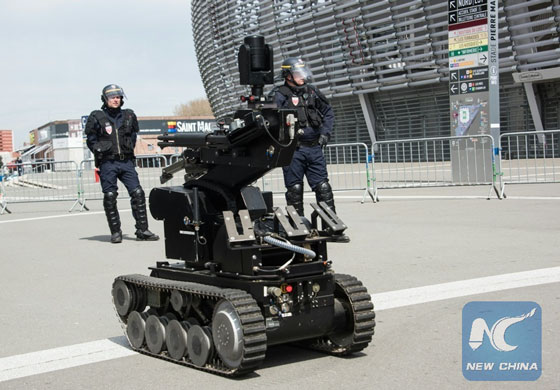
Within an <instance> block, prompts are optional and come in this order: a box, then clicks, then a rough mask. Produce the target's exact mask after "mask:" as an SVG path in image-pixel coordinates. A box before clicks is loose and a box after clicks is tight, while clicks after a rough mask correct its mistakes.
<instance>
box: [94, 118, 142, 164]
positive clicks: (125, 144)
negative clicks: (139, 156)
mask: <svg viewBox="0 0 560 390" xmlns="http://www.w3.org/2000/svg"><path fill="white" fill-rule="evenodd" d="M121 113H122V124H120V126H119V127H118V128H117V125H118V123H117V122H116V121H115V119H114V118H110V117H109V116H108V115H107V114H106V113H105V112H104V111H102V110H95V111H93V112H92V113H91V115H92V116H93V117H94V118H95V120H96V121H97V123H98V124H99V127H98V128H97V141H98V147H99V148H100V149H101V153H102V155H103V156H102V158H103V159H109V158H132V157H134V145H133V141H132V133H133V132H134V128H133V126H132V124H133V119H134V118H133V116H134V112H133V111H132V110H128V109H124V110H121Z"/></svg>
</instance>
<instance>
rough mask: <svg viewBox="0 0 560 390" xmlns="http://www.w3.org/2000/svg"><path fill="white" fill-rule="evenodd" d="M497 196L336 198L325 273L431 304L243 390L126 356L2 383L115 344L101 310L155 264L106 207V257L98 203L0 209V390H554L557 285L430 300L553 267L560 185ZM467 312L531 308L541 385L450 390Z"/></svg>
mask: <svg viewBox="0 0 560 390" xmlns="http://www.w3.org/2000/svg"><path fill="white" fill-rule="evenodd" d="M507 189H508V195H509V198H508V199H507V200H502V201H499V200H496V199H493V200H485V199H484V198H485V196H486V194H487V192H488V191H487V188H486V187H475V188H468V189H465V188H450V189H425V190H395V191H391V190H386V191H382V192H381V193H380V195H381V202H380V203H378V204H372V203H371V200H369V198H368V200H367V202H366V203H365V204H360V200H361V199H362V193H361V192H360V193H336V194H335V199H336V204H337V211H338V214H339V215H340V217H341V218H342V219H343V220H344V221H345V222H346V223H347V225H348V226H349V229H348V235H349V236H350V237H351V239H352V241H351V243H349V244H331V245H330V246H329V254H330V257H331V259H332V260H333V261H334V268H335V269H336V271H337V272H340V273H348V274H352V275H355V276H357V277H358V278H359V279H361V280H362V281H363V283H364V285H365V286H366V287H367V288H368V290H369V292H370V293H372V294H373V301H374V303H375V302H376V296H379V297H380V299H381V298H382V297H387V296H390V294H389V295H388V294H387V293H389V292H401V291H403V290H406V289H410V288H415V287H423V286H426V287H427V288H428V289H431V290H430V291H432V292H433V293H432V295H430V297H431V298H428V299H427V300H426V301H425V302H424V303H414V302H413V299H412V298H404V299H405V302H404V303H402V302H401V303H399V304H398V305H397V306H396V307H392V308H390V307H391V305H388V304H387V302H385V303H384V305H381V307H380V309H379V310H377V326H376V334H375V336H374V338H373V341H372V343H371V344H370V346H369V347H368V348H367V349H365V350H364V351H363V353H360V354H357V355H355V356H352V357H349V358H335V357H331V356H326V355H322V354H320V353H316V352H313V351H307V350H303V349H299V348H296V347H293V346H287V345H284V346H276V347H271V348H269V349H268V351H267V358H266V359H265V362H264V364H263V366H262V367H261V368H260V369H258V370H257V371H256V372H255V373H254V374H252V375H249V376H247V377H244V378H242V379H227V378H223V377H219V376H215V375H211V374H207V373H204V372H200V371H197V370H193V369H189V368H185V367H182V366H178V365H174V364H171V363H167V362H164V361H160V360H158V359H153V358H149V357H146V356H143V355H138V354H135V353H127V355H129V356H126V357H119V358H114V357H113V356H111V355H110V354H109V355H108V356H107V358H103V359H99V361H97V362H95V363H89V364H81V365H78V364H76V366H75V367H71V368H66V369H60V370H50V371H47V372H44V373H38V372H39V369H37V371H33V370H34V368H33V367H38V366H33V367H31V369H30V371H29V373H27V374H25V375H22V376H20V377H18V378H16V379H10V380H5V379H2V378H3V375H4V377H7V375H8V372H9V369H7V368H6V367H7V365H8V364H10V363H12V362H13V361H14V359H16V358H17V357H18V356H20V355H22V354H30V355H25V356H24V358H26V359H27V357H28V356H30V357H31V356H33V357H37V356H40V354H41V353H44V354H46V355H48V356H55V357H56V356H57V353H59V352H58V351H59V350H60V351H63V350H66V349H67V348H70V347H72V346H76V345H80V344H82V343H91V342H94V341H98V340H109V341H110V342H111V343H114V344H115V346H117V347H118V345H119V344H124V343H125V340H124V337H123V336H122V330H121V328H120V325H119V323H118V321H117V318H116V316H115V313H114V310H113V307H112V303H111V285H112V282H113V279H114V277H115V276H117V275H121V274H130V273H145V274H146V273H148V270H147V268H148V267H149V266H151V265H153V264H155V262H156V261H158V260H164V251H163V241H159V242H137V241H135V240H134V239H133V238H134V236H133V233H134V229H133V225H134V222H133V219H132V216H131V213H130V210H128V209H129V208H130V206H129V205H128V204H127V201H124V200H123V201H121V202H120V203H119V207H120V209H121V210H123V211H122V212H121V215H122V219H123V232H124V233H125V239H124V241H123V243H122V244H120V245H112V244H110V243H109V236H108V232H107V226H106V221H105V216H104V214H103V213H102V205H101V202H99V201H95V202H89V203H88V206H89V207H90V210H91V211H89V212H81V213H80V212H73V213H71V214H69V213H68V212H67V210H68V209H69V208H70V206H71V205H72V203H67V202H49V203H31V204H11V205H9V208H10V210H11V211H12V214H4V215H1V216H0V243H1V245H0V275H1V276H0V277H1V286H2V287H1V290H0V296H1V297H2V306H3V307H2V311H1V312H0V389H100V388H103V389H104V390H110V389H129V388H130V389H132V388H134V389H165V388H170V389H171V388H201V389H206V388H219V387H227V388H228V389H231V390H233V389H252V388H255V389H256V388H259V389H261V388H265V387H266V388H269V389H280V388H282V389H287V388H292V389H293V388H297V387H300V388H314V389H315V388H321V389H340V388H343V389H345V388H368V389H369V388H371V389H373V388H378V389H400V388H407V389H432V388H434V387H436V386H437V387H439V388H445V389H447V388H453V389H456V388H466V389H470V388H514V389H515V388H538V389H558V388H560V353H559V352H558V351H560V338H559V337H558V335H557V329H558V323H559V322H560V307H559V302H560V289H559V287H560V286H559V283H558V280H556V282H553V283H550V282H546V283H540V282H535V284H534V285H531V286H527V287H521V288H511V286H510V285H508V284H507V283H502V284H498V285H497V286H498V287H495V288H494V289H492V290H491V291H490V292H484V291H480V292H477V291H474V293H473V292H472V291H470V292H469V291H468V290H465V291H464V292H461V291H460V289H459V292H458V293H456V295H455V296H454V297H452V298H448V299H441V297H440V298H438V291H441V290H440V289H441V285H442V284H446V283H449V282H458V281H465V280H478V279H479V278H483V277H490V276H498V275H504V274H508V275H509V274H512V273H524V272H528V271H533V270H541V269H550V270H554V269H556V267H559V266H560V256H559V255H558V233H559V232H560V219H559V218H558V215H559V212H560V191H559V190H560V185H554V184H547V185H533V186H530V185H528V186H510V187H508V188H507ZM457 195H461V196H462V195H468V196H467V197H457ZM308 200H311V198H310V199H308ZM277 201H278V203H279V204H281V203H282V200H281V199H278V200H277ZM307 210H310V208H309V206H308V207H307ZM150 229H151V230H153V231H154V232H156V233H157V234H160V235H161V236H163V226H162V224H161V223H160V222H157V221H153V220H152V221H151V226H150ZM468 284H469V282H467V283H466V285H468ZM428 286H429V287H428ZM438 286H439V287H438ZM442 297H443V296H442ZM406 299H411V300H410V302H408V303H407V302H406ZM471 301H534V302H536V303H538V304H539V305H540V307H541V308H542V319H543V320H542V362H543V371H542V375H541V377H540V379H538V380H537V381H536V382H473V381H467V380H466V379H465V378H464V377H463V374H462V350H461V348H462V345H461V335H462V328H461V316H462V309H463V306H464V305H465V304H466V303H468V302H471ZM57 348H58V349H57ZM118 348H120V349H121V350H123V349H122V348H121V347H118ZM60 353H62V352H60ZM73 359H74V360H76V359H77V357H73V356H70V357H67V360H68V361H70V362H72V360H73ZM86 361H87V359H86ZM71 365H72V364H71Z"/></svg>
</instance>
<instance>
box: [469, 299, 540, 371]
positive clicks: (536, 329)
mask: <svg viewBox="0 0 560 390" xmlns="http://www.w3.org/2000/svg"><path fill="white" fill-rule="evenodd" d="M541 334H542V309H541V307H540V306H539V305H538V304H537V303H535V302H469V303H467V304H466V305H465V306H464V307H463V342H462V345H463V376H464V377H465V378H466V379H468V380H470V381H534V380H537V379H538V378H539V377H540V376H541V371H542V362H541V356H542V354H541V349H542V337H541Z"/></svg>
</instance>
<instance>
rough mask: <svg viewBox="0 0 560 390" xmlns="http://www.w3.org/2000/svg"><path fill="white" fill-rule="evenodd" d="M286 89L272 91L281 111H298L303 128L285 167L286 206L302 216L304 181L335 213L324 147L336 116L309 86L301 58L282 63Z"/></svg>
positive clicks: (306, 71)
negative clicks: (292, 155)
mask: <svg viewBox="0 0 560 390" xmlns="http://www.w3.org/2000/svg"><path fill="white" fill-rule="evenodd" d="M282 78H283V79H284V85H282V86H280V87H276V88H274V89H273V91H272V92H273V93H275V96H274V98H275V100H276V104H277V105H278V107H280V108H292V109H295V110H297V113H298V121H299V124H300V128H302V129H303V134H302V135H300V137H299V141H298V147H297V149H296V151H295V153H294V157H293V159H292V162H291V164H290V165H289V166H287V167H283V172H284V184H285V185H286V202H287V204H288V205H292V206H294V208H295V209H296V210H297V212H298V213H299V214H300V215H302V216H303V177H304V175H305V176H306V178H307V182H308V184H309V186H310V187H311V189H312V190H313V191H314V192H315V197H316V200H317V202H325V203H326V204H327V205H328V206H329V207H330V208H331V209H332V210H333V211H335V206H334V197H333V193H332V188H331V186H330V184H329V178H328V173H327V164H326V161H325V156H324V155H323V147H324V146H325V145H326V144H327V142H328V141H329V139H330V136H331V132H332V129H333V125H334V113H333V109H332V107H331V106H330V104H329V102H328V100H327V98H326V97H325V96H324V95H323V94H322V93H321V92H320V91H319V90H318V89H317V88H316V87H314V86H313V85H311V84H309V80H310V79H311V72H310V70H309V69H308V68H307V66H306V65H305V63H304V62H303V61H302V60H301V59H299V58H287V59H285V60H284V62H282Z"/></svg>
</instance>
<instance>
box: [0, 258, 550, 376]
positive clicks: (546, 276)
mask: <svg viewBox="0 0 560 390" xmlns="http://www.w3.org/2000/svg"><path fill="white" fill-rule="evenodd" d="M558 282H560V267H552V268H542V269H537V270H533V271H524V272H516V273H511V274H504V275H496V276H488V277H483V278H476V279H469V280H461V281H456V282H450V283H441V284H435V285H431V286H424V287H417V288H408V289H404V290H397V291H387V292H382V293H375V294H372V300H373V302H374V304H375V310H376V311H382V310H388V309H395V308H398V307H405V306H410V305H418V304H422V303H428V302H436V301H441V300H444V299H451V298H459V297H465V296H469V295H476V294H485V293H489V292H495V291H502V290H508V289H513V288H521V287H529V286H537V285H541V284H549V283H558ZM119 339H122V340H124V337H121V338H119ZM135 354H136V352H134V351H132V350H131V349H129V348H128V347H126V346H123V345H121V344H118V343H117V342H116V341H111V340H109V339H106V340H98V341H92V342H89V343H83V344H77V345H71V346H67V347H60V348H54V349H49V350H45V351H39V352H31V353H26V354H23V355H15V356H9V357H5V358H0V382H4V381H8V380H12V379H17V378H23V377H27V376H31V375H37V374H44V373H47V372H51V371H56V370H62V369H65V368H72V367H77V366H82V365H86V364H92V363H97V362H102V361H105V360H111V359H117V358H121V357H125V356H131V355H135Z"/></svg>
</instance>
